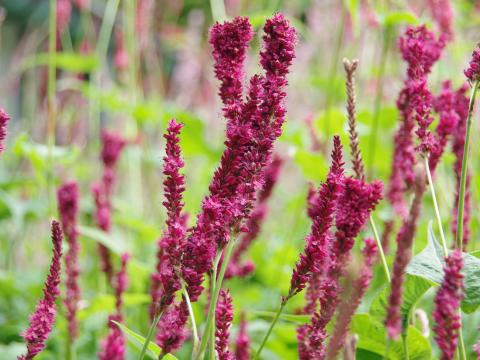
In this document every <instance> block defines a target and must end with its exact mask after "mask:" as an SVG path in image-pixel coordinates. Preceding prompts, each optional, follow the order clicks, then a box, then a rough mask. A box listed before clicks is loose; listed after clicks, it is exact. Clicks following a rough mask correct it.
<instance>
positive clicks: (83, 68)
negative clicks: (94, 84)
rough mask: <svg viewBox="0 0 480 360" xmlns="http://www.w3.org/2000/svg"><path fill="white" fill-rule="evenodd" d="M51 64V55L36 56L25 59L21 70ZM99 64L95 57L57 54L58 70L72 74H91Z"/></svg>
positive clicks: (64, 53) (66, 53)
mask: <svg viewBox="0 0 480 360" xmlns="http://www.w3.org/2000/svg"><path fill="white" fill-rule="evenodd" d="M49 62H50V55H49V54H48V53H41V54H36V55H35V56H33V57H29V58H27V59H25V60H24V61H23V62H22V64H21V69H22V70H23V71H24V70H27V69H29V68H31V67H35V66H42V65H48V63H49ZM98 63H99V62H98V58H97V57H96V56H95V55H84V54H75V53H68V52H59V53H57V54H56V65H57V68H58V69H62V70H67V71H71V72H76V73H87V72H91V71H93V70H94V69H95V68H97V66H98Z"/></svg>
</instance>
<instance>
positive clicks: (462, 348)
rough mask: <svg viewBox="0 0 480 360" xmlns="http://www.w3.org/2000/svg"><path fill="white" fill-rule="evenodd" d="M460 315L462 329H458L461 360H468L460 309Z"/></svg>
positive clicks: (459, 310)
mask: <svg viewBox="0 0 480 360" xmlns="http://www.w3.org/2000/svg"><path fill="white" fill-rule="evenodd" d="M458 313H459V315H460V328H459V329H458V354H459V357H460V360H467V353H466V351H465V342H464V341H463V330H462V310H461V309H458Z"/></svg>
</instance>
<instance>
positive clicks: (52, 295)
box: [18, 220, 63, 360]
mask: <svg viewBox="0 0 480 360" xmlns="http://www.w3.org/2000/svg"><path fill="white" fill-rule="evenodd" d="M62 241H63V234H62V230H61V228H60V223H59V222H57V221H56V220H53V221H52V242H53V256H52V262H51V264H50V271H49V274H48V277H47V280H46V281H45V286H44V287H43V299H42V300H40V301H39V302H38V304H37V307H36V308H35V312H34V313H33V314H32V315H31V316H30V327H29V328H28V329H27V330H26V331H25V332H24V333H23V334H22V337H23V338H24V339H25V342H26V343H27V353H26V354H25V355H21V356H19V357H18V360H30V359H33V358H34V357H35V356H36V355H37V354H38V353H40V352H41V351H42V350H43V349H44V348H45V342H46V341H47V339H48V336H49V335H50V332H51V331H52V326H53V324H54V322H55V315H56V313H57V309H56V305H55V300H56V298H57V296H58V295H59V294H60V291H59V289H58V286H59V284H60V268H61V262H60V260H61V257H62Z"/></svg>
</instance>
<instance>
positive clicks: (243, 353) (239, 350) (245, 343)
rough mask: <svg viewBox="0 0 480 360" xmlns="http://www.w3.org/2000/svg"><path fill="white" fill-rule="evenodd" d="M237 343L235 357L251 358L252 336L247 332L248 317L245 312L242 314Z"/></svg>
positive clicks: (241, 359) (240, 358)
mask: <svg viewBox="0 0 480 360" xmlns="http://www.w3.org/2000/svg"><path fill="white" fill-rule="evenodd" d="M235 345H236V346H235V359H236V360H250V338H249V336H248V333H247V319H246V318H245V314H244V313H242V314H241V315H240V327H239V330H238V335H237V340H236V344H235Z"/></svg>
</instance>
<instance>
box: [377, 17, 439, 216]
mask: <svg viewBox="0 0 480 360" xmlns="http://www.w3.org/2000/svg"><path fill="white" fill-rule="evenodd" d="M443 47H444V44H443V43H442V42H441V41H437V40H436V39H435V36H434V35H433V34H432V33H431V32H430V31H428V30H427V28H426V27H425V26H419V27H415V28H412V27H410V28H408V29H407V31H406V32H405V35H404V36H403V37H401V38H400V41H399V48H400V51H401V52H402V56H403V59H404V60H405V61H406V62H407V64H408V68H407V78H406V80H405V82H404V87H403V89H402V90H401V91H400V95H399V97H398V99H397V107H398V109H399V111H400V115H401V118H402V123H401V125H400V127H399V129H398V130H397V133H396V134H395V143H394V155H393V162H392V172H391V176H390V185H389V189H388V193H387V197H388V199H389V201H390V202H391V203H392V205H393V207H394V209H395V211H396V212H397V213H398V214H399V215H401V216H402V217H403V218H405V217H406V216H407V205H406V202H405V198H404V193H405V191H406V190H407V189H408V188H409V187H411V186H412V183H413V181H414V178H415V175H414V164H415V163H416V153H415V145H414V138H413V135H414V131H415V127H416V125H417V124H418V128H417V129H416V134H417V136H418V138H419V140H420V145H419V147H418V148H417V149H418V150H419V151H420V152H422V153H430V152H431V151H432V150H433V149H434V148H435V147H436V146H437V144H436V141H435V138H434V137H433V135H432V134H431V132H430V131H429V129H428V127H429V126H430V124H431V123H432V121H433V117H432V116H431V114H430V113H431V108H432V106H433V96H432V94H431V93H430V91H429V90H428V87H427V76H428V74H429V73H430V70H431V68H432V66H433V64H434V63H435V62H436V61H437V60H438V59H439V57H440V55H441V51H442V49H443Z"/></svg>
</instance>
